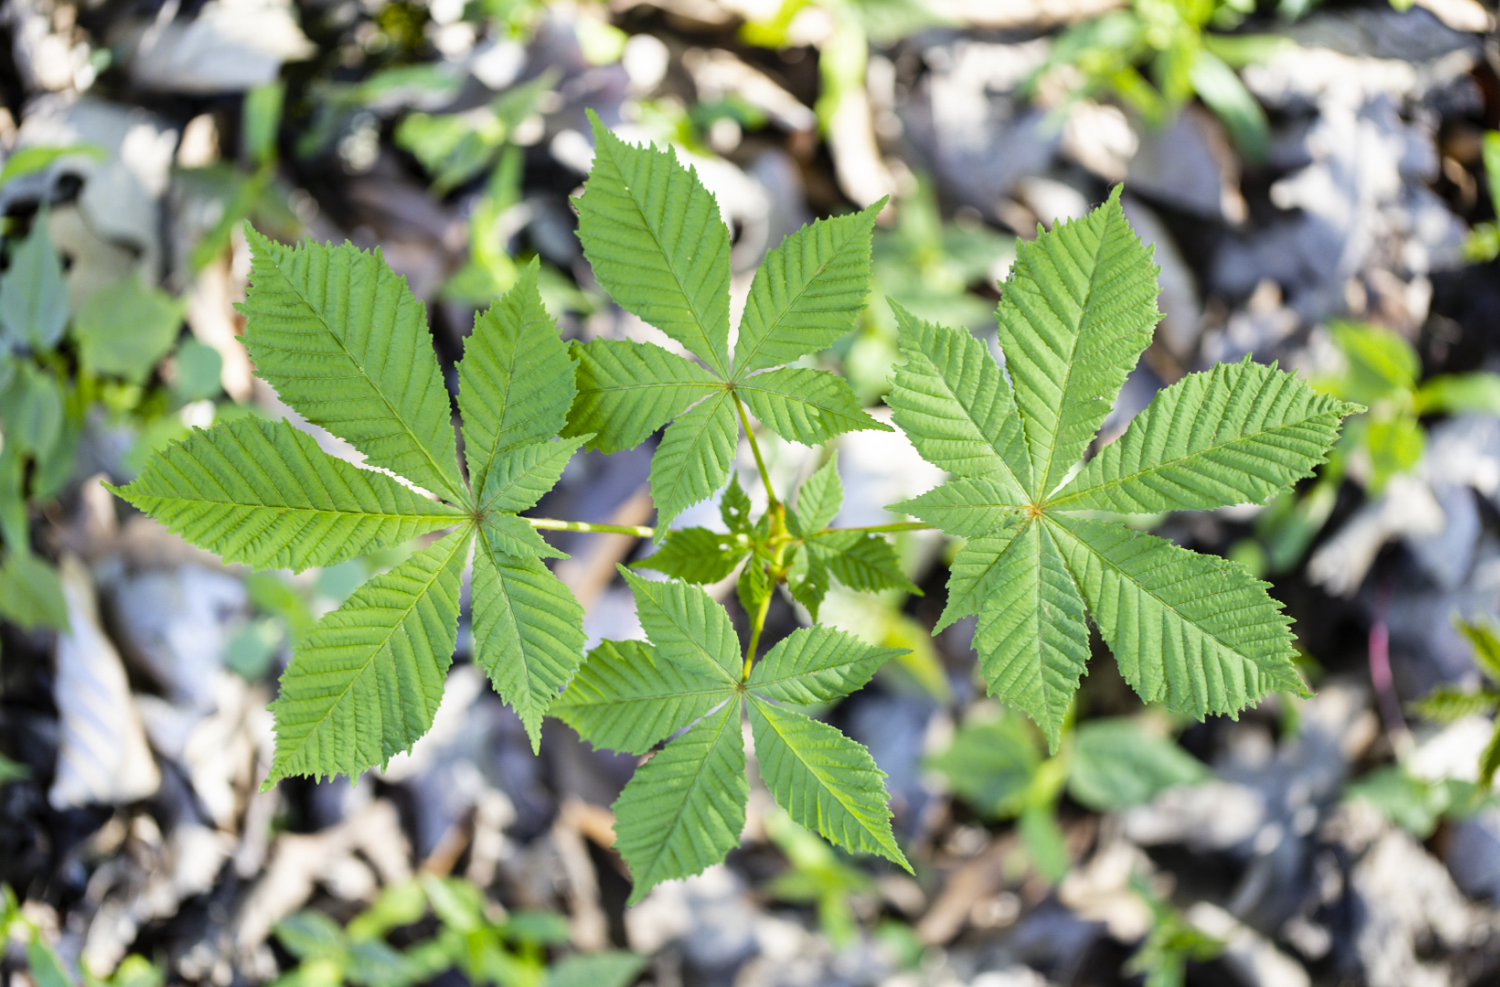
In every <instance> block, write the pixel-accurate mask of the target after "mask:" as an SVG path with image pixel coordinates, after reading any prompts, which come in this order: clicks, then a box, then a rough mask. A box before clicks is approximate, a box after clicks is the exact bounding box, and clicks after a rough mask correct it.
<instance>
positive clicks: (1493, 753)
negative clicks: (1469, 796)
mask: <svg viewBox="0 0 1500 987" xmlns="http://www.w3.org/2000/svg"><path fill="white" fill-rule="evenodd" d="M1497 771H1500V723H1496V724H1495V732H1494V733H1492V734H1491V735H1490V742H1489V743H1488V744H1485V746H1484V750H1482V751H1480V753H1479V787H1480V788H1482V789H1489V788H1491V787H1493V786H1494V784H1495V774H1496V772H1497Z"/></svg>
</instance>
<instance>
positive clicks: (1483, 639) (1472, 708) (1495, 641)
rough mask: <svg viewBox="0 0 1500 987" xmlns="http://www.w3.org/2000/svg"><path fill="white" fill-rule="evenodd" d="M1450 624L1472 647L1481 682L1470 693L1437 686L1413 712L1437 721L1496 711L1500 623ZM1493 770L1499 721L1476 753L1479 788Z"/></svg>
mask: <svg viewBox="0 0 1500 987" xmlns="http://www.w3.org/2000/svg"><path fill="white" fill-rule="evenodd" d="M1453 623H1454V626H1455V627H1457V628H1458V632H1459V633H1460V634H1462V635H1463V636H1464V637H1465V638H1466V639H1467V640H1468V642H1469V644H1470V645H1472V646H1473V648H1474V665H1475V667H1477V668H1478V669H1479V675H1480V680H1481V682H1482V683H1483V684H1482V685H1481V686H1480V687H1479V689H1477V690H1475V691H1473V692H1468V691H1465V690H1462V689H1457V688H1454V687H1453V686H1439V687H1438V688H1436V689H1434V690H1432V691H1431V692H1429V693H1428V694H1427V695H1426V696H1424V697H1423V698H1422V699H1421V701H1419V702H1417V703H1416V704H1415V706H1414V709H1415V710H1416V712H1417V713H1419V714H1420V715H1422V716H1425V717H1426V718H1427V719H1429V720H1436V721H1437V722H1439V723H1452V722H1453V721H1454V720H1460V719H1463V718H1464V717H1466V716H1475V715H1478V714H1485V713H1490V714H1493V713H1495V712H1497V711H1500V624H1497V623H1496V622H1495V621H1494V620H1492V619H1482V620H1476V621H1473V622H1470V621H1467V620H1461V619H1458V618H1455V619H1454V622H1453ZM1496 771H1500V721H1497V722H1496V725H1495V730H1494V733H1493V734H1492V735H1491V736H1490V742H1489V743H1488V744H1486V745H1485V747H1484V751H1483V752H1482V753H1481V754H1480V755H1479V780H1478V786H1479V788H1480V789H1482V790H1484V791H1488V790H1489V789H1490V788H1491V787H1492V786H1493V785H1494V782H1495V773H1496Z"/></svg>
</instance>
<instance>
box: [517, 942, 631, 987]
mask: <svg viewBox="0 0 1500 987" xmlns="http://www.w3.org/2000/svg"><path fill="white" fill-rule="evenodd" d="M645 966H646V957H644V956H637V955H636V954H634V953H625V952H621V951H619V950H608V951H606V952H603V953H590V954H588V955H586V956H584V955H578V954H574V955H572V956H565V957H563V958H562V959H561V960H559V961H558V962H557V963H556V964H555V965H554V966H553V967H552V968H551V969H549V970H548V971H547V979H546V980H543V981H542V987H630V985H631V984H633V983H635V978H636V977H637V976H639V975H640V972H641V970H642V969H644V968H645Z"/></svg>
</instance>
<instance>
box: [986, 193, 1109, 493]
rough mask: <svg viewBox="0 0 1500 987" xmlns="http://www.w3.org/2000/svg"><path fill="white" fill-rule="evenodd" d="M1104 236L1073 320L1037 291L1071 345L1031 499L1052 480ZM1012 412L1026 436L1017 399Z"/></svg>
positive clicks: (1094, 253)
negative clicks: (1070, 334) (1066, 327)
mask: <svg viewBox="0 0 1500 987" xmlns="http://www.w3.org/2000/svg"><path fill="white" fill-rule="evenodd" d="M1110 218H1112V217H1109V216H1108V214H1106V219H1105V224H1106V226H1108V224H1109V219H1110ZM1108 239H1109V237H1108V230H1107V229H1106V230H1105V231H1104V232H1101V233H1100V234H1099V242H1098V243H1097V244H1095V246H1094V249H1093V250H1092V251H1090V252H1089V254H1088V259H1089V260H1091V261H1093V267H1092V268H1090V270H1089V277H1088V283H1087V285H1086V286H1085V289H1084V293H1083V298H1082V300H1080V301H1079V302H1078V314H1077V316H1076V318H1075V319H1072V320H1069V319H1068V318H1067V317H1065V316H1064V315H1063V313H1062V312H1059V311H1058V310H1057V305H1056V304H1054V302H1053V300H1052V296H1051V295H1050V294H1049V293H1047V292H1045V291H1039V292H1038V294H1040V295H1041V296H1042V298H1043V299H1044V300H1045V301H1046V303H1047V307H1048V308H1049V309H1051V310H1052V314H1053V315H1055V316H1057V318H1058V321H1060V322H1062V323H1063V324H1064V325H1067V324H1068V322H1069V321H1072V322H1073V323H1074V324H1073V327H1072V332H1073V345H1072V346H1071V347H1070V348H1069V350H1068V355H1067V359H1066V360H1065V361H1064V370H1063V376H1062V381H1061V382H1060V384H1059V386H1058V405H1057V409H1056V414H1055V416H1054V418H1053V421H1052V427H1051V429H1050V432H1051V435H1050V436H1049V441H1048V443H1047V461H1046V462H1045V463H1042V464H1041V466H1042V475H1041V477H1040V478H1039V479H1038V480H1037V485H1036V489H1035V490H1033V491H1032V497H1033V498H1041V497H1045V496H1046V495H1047V491H1048V490H1049V489H1050V488H1049V487H1048V484H1049V483H1050V482H1051V480H1052V467H1053V465H1054V464H1053V460H1054V459H1056V458H1057V435H1058V433H1059V432H1061V431H1062V414H1063V407H1064V405H1066V404H1067V398H1068V385H1069V384H1070V383H1071V382H1072V380H1073V367H1074V366H1075V364H1076V361H1077V357H1078V344H1079V342H1080V341H1081V340H1082V339H1083V320H1084V318H1085V316H1087V314H1088V308H1089V299H1090V298H1092V297H1093V295H1094V291H1095V290H1096V288H1097V287H1098V286H1097V285H1096V284H1095V280H1094V279H1095V275H1097V274H1098V272H1099V255H1100V254H1101V253H1102V252H1103V250H1104V245H1105V243H1106V242H1107V241H1108ZM1058 246H1059V247H1061V248H1062V249H1063V251H1064V252H1065V253H1067V252H1069V251H1067V245H1066V244H1065V243H1063V242H1061V240H1060V239H1059V243H1058ZM1069 259H1071V258H1069ZM1027 266H1028V268H1029V267H1030V265H1029V264H1028V265H1027ZM1032 280H1034V281H1035V282H1036V283H1037V284H1038V285H1042V284H1045V283H1046V281H1045V279H1043V278H1040V277H1038V276H1037V275H1035V274H1033V275H1032ZM1012 287H1015V285H1013V286H1012ZM1064 290H1066V285H1064ZM1070 294H1071V292H1070ZM1002 349H1003V348H1002ZM1016 413H1017V415H1018V416H1019V417H1020V419H1021V422H1022V424H1023V427H1022V429H1021V435H1022V437H1023V438H1026V429H1025V427H1024V423H1025V421H1026V415H1025V413H1024V412H1022V411H1021V410H1020V402H1017V408H1016ZM1037 424H1038V425H1041V424H1042V423H1041V422H1037ZM1027 441H1028V444H1029V441H1030V440H1029V439H1028V440H1027Z"/></svg>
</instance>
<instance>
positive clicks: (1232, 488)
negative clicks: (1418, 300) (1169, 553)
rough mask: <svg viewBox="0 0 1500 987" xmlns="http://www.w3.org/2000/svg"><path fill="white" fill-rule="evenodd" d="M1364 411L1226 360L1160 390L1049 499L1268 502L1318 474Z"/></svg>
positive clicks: (1147, 508) (1180, 506) (1057, 502)
mask: <svg viewBox="0 0 1500 987" xmlns="http://www.w3.org/2000/svg"><path fill="white" fill-rule="evenodd" d="M1356 410H1357V409H1356V408H1355V407H1354V406H1352V405H1348V404H1345V403H1343V402H1342V401H1338V400H1335V399H1334V398H1331V397H1328V396H1327V395H1321V394H1317V393H1314V391H1313V390H1312V389H1311V388H1309V387H1308V386H1307V385H1306V384H1304V383H1302V382H1301V381H1299V380H1298V379H1297V378H1295V377H1292V376H1291V375H1289V374H1284V373H1280V372H1278V371H1277V370H1276V369H1275V368H1274V367H1267V366H1262V365H1261V364H1257V363H1251V362H1250V358H1249V357H1248V356H1247V357H1246V358H1245V359H1244V360H1243V361H1241V362H1240V363H1237V364H1219V365H1218V366H1216V367H1214V368H1213V369H1212V370H1211V371H1209V372H1208V373H1202V374H1189V375H1188V376H1186V377H1184V378H1183V379H1182V380H1180V381H1178V382H1177V383H1176V384H1173V385H1172V386H1171V387H1168V388H1166V389H1165V390H1163V391H1160V392H1159V393H1158V394H1157V395H1156V397H1155V398H1153V399H1152V401H1151V403H1150V404H1149V405H1148V406H1147V407H1146V410H1144V411H1142V412H1141V413H1140V414H1139V415H1137V416H1136V418H1135V420H1134V421H1132V422H1131V423H1130V427H1129V429H1127V430H1126V432H1125V434H1124V436H1122V437H1121V438H1120V440H1119V441H1118V442H1114V443H1112V444H1110V445H1108V446H1105V447H1104V450H1103V451H1102V452H1100V453H1099V455H1098V456H1096V457H1094V459H1093V461H1092V462H1090V463H1089V464H1088V465H1087V466H1085V467H1084V468H1083V471H1082V472H1081V473H1079V475H1078V476H1077V478H1076V479H1074V481H1073V482H1072V483H1070V484H1069V485H1068V486H1067V487H1066V488H1065V489H1064V492H1063V493H1062V494H1060V495H1058V496H1057V497H1054V498H1053V499H1052V502H1051V506H1052V507H1053V508H1055V509H1057V510H1075V509H1088V510H1107V511H1119V512H1122V513H1131V512H1135V513H1142V514H1151V513H1156V512H1158V511H1167V510H1184V509H1192V508H1213V507H1225V506H1229V505H1232V504H1260V503H1264V502H1265V501H1266V500H1268V499H1269V498H1270V497H1271V496H1272V495H1274V494H1276V493H1278V492H1280V491H1282V490H1285V489H1286V488H1287V487H1290V486H1291V485H1292V484H1293V483H1295V482H1296V481H1297V480H1299V479H1301V478H1302V477H1305V476H1311V475H1312V472H1313V468H1314V467H1315V466H1317V465H1318V464H1319V463H1321V462H1323V461H1324V459H1325V452H1326V450H1327V449H1328V447H1329V446H1331V445H1332V444H1333V442H1334V440H1335V439H1336V438H1338V429H1339V422H1340V420H1341V419H1343V418H1344V417H1345V416H1346V415H1349V414H1352V413H1353V412H1355V411H1356Z"/></svg>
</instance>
